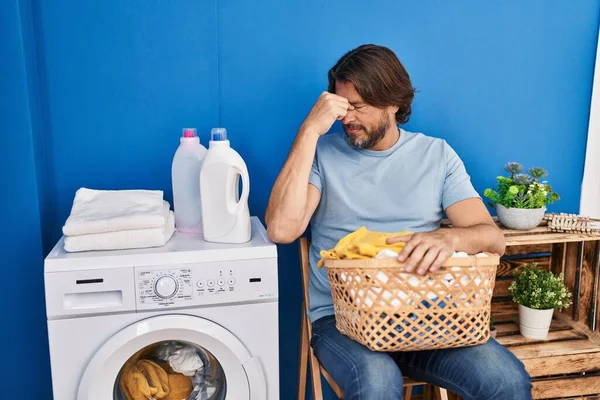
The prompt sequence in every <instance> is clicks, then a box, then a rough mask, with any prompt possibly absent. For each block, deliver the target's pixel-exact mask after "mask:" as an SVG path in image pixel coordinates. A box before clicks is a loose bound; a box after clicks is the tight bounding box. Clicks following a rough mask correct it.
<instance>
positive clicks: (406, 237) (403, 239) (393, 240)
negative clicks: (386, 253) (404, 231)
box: [386, 235, 413, 244]
mask: <svg viewBox="0 0 600 400" xmlns="http://www.w3.org/2000/svg"><path fill="white" fill-rule="evenodd" d="M412 236H413V235H404V236H394V237H392V238H389V239H387V240H386V242H387V244H394V243H400V242H404V243H406V242H408V241H409V240H410V239H411V238H412Z"/></svg>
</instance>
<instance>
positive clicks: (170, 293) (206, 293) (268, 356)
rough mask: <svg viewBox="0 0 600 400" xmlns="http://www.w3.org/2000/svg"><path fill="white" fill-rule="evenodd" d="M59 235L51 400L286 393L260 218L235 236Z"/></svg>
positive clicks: (48, 285) (49, 265)
mask: <svg viewBox="0 0 600 400" xmlns="http://www.w3.org/2000/svg"><path fill="white" fill-rule="evenodd" d="M63 239H64V238H63ZM63 239H61V240H60V241H59V242H58V243H57V244H56V246H55V247H54V249H53V250H52V251H51V252H50V254H49V255H48V256H47V257H46V259H45V263H44V276H45V291H46V311H47V319H48V337H49V346H50V361H51V367H52V387H53V394H54V400H75V399H77V400H110V399H114V400H126V399H130V398H131V399H134V398H146V397H143V396H145V395H146V394H147V393H151V395H150V396H149V397H148V398H151V399H167V400H189V399H192V400H247V399H248V400H277V399H279V351H278V348H279V343H278V284H277V249H276V246H275V245H274V244H273V243H272V242H270V241H269V240H268V238H267V235H266V231H265V228H264V226H263V225H262V224H261V223H260V221H259V220H258V219H257V218H256V217H253V218H252V239H251V240H250V241H249V242H248V243H244V244H236V245H232V244H218V243H208V242H205V241H203V240H202V238H201V236H200V235H188V234H179V233H175V235H174V236H173V237H172V238H171V240H170V241H169V242H168V243H167V244H166V245H164V246H163V247H159V248H150V249H140V250H118V251H95V252H83V253H67V252H65V251H64V246H63ZM136 396H137V397H136Z"/></svg>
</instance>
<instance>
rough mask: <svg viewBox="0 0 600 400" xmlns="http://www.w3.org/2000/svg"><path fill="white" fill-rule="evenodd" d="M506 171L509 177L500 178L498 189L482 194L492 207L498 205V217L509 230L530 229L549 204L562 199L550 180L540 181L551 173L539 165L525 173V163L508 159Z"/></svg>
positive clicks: (542, 216) (540, 219) (538, 221)
mask: <svg viewBox="0 0 600 400" xmlns="http://www.w3.org/2000/svg"><path fill="white" fill-rule="evenodd" d="M504 170H505V171H506V172H508V173H510V176H509V177H505V176H499V177H497V178H496V179H497V181H498V186H497V188H496V189H491V188H488V189H485V191H484V192H483V195H484V196H485V197H487V198H488V199H490V202H489V205H490V207H494V206H495V207H496V214H497V216H498V220H499V221H500V223H501V224H502V225H504V226H505V227H507V228H510V229H519V230H529V229H533V228H535V227H536V226H538V225H539V224H540V222H541V221H542V219H543V218H544V213H545V212H546V205H547V204H550V203H553V202H555V201H557V200H559V198H560V197H559V196H558V193H555V192H553V191H552V188H551V187H550V185H548V182H547V181H540V179H542V178H544V177H545V176H547V175H548V172H547V171H546V170H545V169H543V168H540V167H534V168H530V169H529V171H528V172H529V173H528V174H524V173H523V166H522V165H521V164H519V163H517V162H509V163H507V164H506V165H505V166H504Z"/></svg>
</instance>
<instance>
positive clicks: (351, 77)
mask: <svg viewBox="0 0 600 400" xmlns="http://www.w3.org/2000/svg"><path fill="white" fill-rule="evenodd" d="M328 75H329V88H328V91H329V92H330V93H335V81H336V80H337V81H340V82H352V84H353V85H354V87H355V88H356V91H357V92H358V94H360V96H361V97H362V98H363V99H364V100H365V101H366V102H367V103H368V104H370V105H373V106H375V107H387V106H398V107H399V109H398V112H396V121H397V122H398V123H399V124H404V123H406V122H408V119H409V117H410V113H411V103H412V100H413V98H414V96H415V89H414V88H413V87H412V84H411V82H410V77H409V76H408V72H406V69H404V66H403V65H402V63H401V62H400V60H398V57H396V55H395V54H394V52H393V51H391V50H390V49H388V48H387V47H383V46H378V45H374V44H365V45H362V46H360V47H357V48H356V49H354V50H350V51H349V52H348V53H346V54H344V56H342V58H340V59H339V61H338V62H337V63H336V64H335V65H334V66H333V68H331V69H330V70H329V74H328Z"/></svg>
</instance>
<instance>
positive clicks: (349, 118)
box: [342, 110, 354, 125]
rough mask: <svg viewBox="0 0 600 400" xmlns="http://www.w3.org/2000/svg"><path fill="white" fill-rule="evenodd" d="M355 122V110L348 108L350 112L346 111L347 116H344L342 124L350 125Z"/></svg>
mask: <svg viewBox="0 0 600 400" xmlns="http://www.w3.org/2000/svg"><path fill="white" fill-rule="evenodd" d="M353 122H354V111H352V110H348V112H347V113H346V116H344V118H342V124H344V125H348V124H351V123H353Z"/></svg>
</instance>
